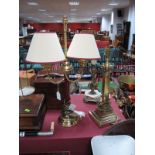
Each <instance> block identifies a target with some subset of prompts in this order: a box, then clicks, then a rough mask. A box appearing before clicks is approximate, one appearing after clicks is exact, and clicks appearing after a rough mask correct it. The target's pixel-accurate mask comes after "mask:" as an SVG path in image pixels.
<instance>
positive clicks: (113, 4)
mask: <svg viewBox="0 0 155 155" xmlns="http://www.w3.org/2000/svg"><path fill="white" fill-rule="evenodd" d="M118 4H119V3H110V4H108V5H112V6H116V5H118Z"/></svg>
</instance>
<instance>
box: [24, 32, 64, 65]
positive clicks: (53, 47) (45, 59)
mask: <svg viewBox="0 0 155 155" xmlns="http://www.w3.org/2000/svg"><path fill="white" fill-rule="evenodd" d="M64 60H65V55H64V53H63V50H62V48H61V45H60V42H59V38H58V36H57V34H56V33H35V34H34V36H33V38H32V41H31V44H30V47H29V50H28V54H27V57H26V61H28V62H31V63H41V64H42V63H56V62H61V61H64Z"/></svg>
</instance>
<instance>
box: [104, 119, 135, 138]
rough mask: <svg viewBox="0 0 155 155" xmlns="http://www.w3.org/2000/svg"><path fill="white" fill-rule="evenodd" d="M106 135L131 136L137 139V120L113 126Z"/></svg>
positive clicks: (129, 120)
mask: <svg viewBox="0 0 155 155" xmlns="http://www.w3.org/2000/svg"><path fill="white" fill-rule="evenodd" d="M104 135H129V136H131V137H132V138H134V139H135V119H127V120H125V121H122V122H120V123H118V124H115V125H113V126H112V127H111V128H110V129H108V130H107V131H106V132H105V133H104Z"/></svg>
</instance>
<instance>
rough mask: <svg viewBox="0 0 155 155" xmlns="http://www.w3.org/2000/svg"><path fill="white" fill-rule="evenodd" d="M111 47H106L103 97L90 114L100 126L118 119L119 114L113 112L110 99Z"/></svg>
mask: <svg viewBox="0 0 155 155" xmlns="http://www.w3.org/2000/svg"><path fill="white" fill-rule="evenodd" d="M109 56H110V49H109V48H106V49H105V64H104V65H103V70H104V76H103V79H102V83H103V86H102V99H101V100H100V101H99V102H98V104H97V108H96V109H95V110H94V111H90V112H89V114H90V116H91V117H92V118H93V120H94V121H95V122H96V124H97V125H98V126H99V127H102V126H103V125H105V124H110V123H114V122H116V120H117V116H116V115H115V113H114V112H113V110H112V108H111V105H110V100H109V82H110V70H111V66H110V63H109Z"/></svg>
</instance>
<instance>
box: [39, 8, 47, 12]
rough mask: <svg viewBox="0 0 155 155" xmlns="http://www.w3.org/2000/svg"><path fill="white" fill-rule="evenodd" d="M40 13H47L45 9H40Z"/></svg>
mask: <svg viewBox="0 0 155 155" xmlns="http://www.w3.org/2000/svg"><path fill="white" fill-rule="evenodd" d="M38 11H41V12H45V11H46V10H44V9H38Z"/></svg>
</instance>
